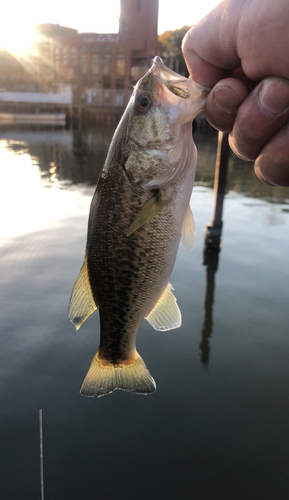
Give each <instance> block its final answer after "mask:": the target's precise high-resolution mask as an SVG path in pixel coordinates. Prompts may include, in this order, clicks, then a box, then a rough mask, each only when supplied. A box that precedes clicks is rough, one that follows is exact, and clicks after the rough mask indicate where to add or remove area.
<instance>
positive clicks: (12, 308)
mask: <svg viewBox="0 0 289 500" xmlns="http://www.w3.org/2000/svg"><path fill="white" fill-rule="evenodd" d="M112 133H113V130H112V129H109V128H104V127H102V128H99V129H90V130H82V131H71V130H49V129H47V130H45V129H39V128H35V129H32V128H30V129H27V128H22V129H13V128H10V129H9V128H8V129H7V128H6V129H0V178H1V182H0V191H1V192H0V208H1V219H0V240H1V248H0V255H1V259H0V266H1V281H0V296H1V306H0V307H1V311H0V314H1V350H0V377H1V379H0V401H1V408H0V433H1V447H0V456H1V464H0V465H1V466H0V471H1V472H0V474H1V479H0V491H1V490H2V491H1V498H3V499H4V498H5V499H9V500H10V499H16V498H17V499H19V498H29V500H34V499H37V498H40V472H39V429H38V411H39V408H42V410H43V432H44V480H45V498H47V499H49V498H53V499H54V500H57V499H59V500H60V499H61V500H63V499H66V498H67V499H68V498H70V499H80V498H81V499H82V498H83V499H85V500H96V499H97V500H111V499H112V498H116V499H117V500H122V499H124V498H126V499H136V500H144V499H147V498H152V499H158V500H165V499H166V500H167V499H169V500H170V499H181V500H187V499H188V500H189V499H190V500H191V499H194V500H195V499H196V500H207V499H213V500H215V499H216V500H219V499H221V500H223V499H224V500H226V499H234V500H244V499H246V500H259V499H260V500H261V499H262V500H263V499H268V500H269V499H270V500H271V499H274V500H283V499H284V500H285V499H286V500H287V499H288V497H289V473H288V470H289V447H288V438H289V423H288V422H289V396H288V385H289V363H288V359H289V332H288V320H289V310H288V303H289V285H288V283H289V279H288V278H289V271H288V264H287V260H288V257H287V256H288V254H289V239H288V226H289V190H288V189H285V188H271V187H267V186H264V185H263V184H262V183H261V182H260V181H259V180H258V179H257V178H256V177H255V175H254V173H253V168H252V165H251V164H249V163H248V164H247V163H244V162H241V161H240V160H238V159H237V158H236V157H234V156H233V155H232V156H231V158H230V164H229V178H228V189H227V195H226V198H225V204H224V228H223V235H222V240H223V247H222V251H221V253H220V255H219V259H218V261H217V260H215V261H212V262H211V263H210V265H209V266H204V265H203V248H202V246H203V231H204V227H205V225H206V224H207V223H208V222H210V220H211V214H212V203H213V191H212V187H213V177H214V165H215V154H216V142H217V137H216V136H214V135H210V136H207V137H205V136H202V135H200V134H198V133H196V134H195V138H196V143H197V145H198V149H199V160H198V170H197V178H196V185H195V188H194V192H193V196H192V207H193V212H194V217H195V222H196V229H197V234H196V245H195V248H194V250H193V252H192V253H191V254H187V252H186V251H185V250H184V249H183V247H182V246H180V249H179V253H178V258H177V262H176V266H175V269H174V271H173V275H172V279H171V282H172V284H173V286H174V288H175V294H176V296H177V299H178V303H179V305H180V308H181V310H182V315H183V325H182V327H181V328H180V329H179V330H173V331H170V332H164V333H161V332H156V331H154V330H153V329H152V328H151V327H150V325H149V324H148V323H147V322H143V324H142V326H141V329H140V332H139V335H138V351H139V352H140V354H141V355H142V357H143V358H144V360H145V362H146V364H147V366H148V368H149V370H150V371H151V373H152V375H153V376H154V378H155V380H156V382H157V392H156V393H155V394H153V395H151V396H146V397H143V396H136V395H132V394H128V393H124V392H121V391H116V392H114V393H113V394H112V395H110V396H107V397H104V398H100V399H86V398H83V397H81V396H80V395H79V392H78V391H79V387H80V385H81V382H82V380H83V377H84V375H85V373H86V371H87V368H88V365H89V364H90V361H91V359H92V357H93V355H94V353H95V351H96V349H97V346H98V340H99V320H98V313H95V314H93V315H92V316H91V317H90V318H89V319H88V320H87V321H86V323H85V324H84V325H83V327H82V328H81V330H80V331H78V332H76V331H75V329H74V327H73V326H72V325H71V324H70V323H69V321H68V318H67V307H68V301H69V297H70V293H71V290H72V286H73V284H74V281H75V278H76V276H77V274H78V271H79V268H80V266H81V264H82V260H83V255H84V248H85V240H86V225H87V218H88V211H89V204H90V200H91V196H92V194H93V191H94V186H95V183H96V180H97V176H98V174H99V171H100V168H101V166H102V164H103V161H104V158H105V155H106V151H107V148H108V146H109V143H110V138H111V135H112Z"/></svg>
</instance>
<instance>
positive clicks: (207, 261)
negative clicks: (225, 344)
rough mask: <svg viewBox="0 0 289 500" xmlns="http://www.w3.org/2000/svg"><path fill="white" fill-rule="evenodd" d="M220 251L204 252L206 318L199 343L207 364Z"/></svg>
mask: <svg viewBox="0 0 289 500" xmlns="http://www.w3.org/2000/svg"><path fill="white" fill-rule="evenodd" d="M218 262H219V252H216V251H212V252H204V262H203V264H204V266H206V297H205V307H204V309H205V318H204V324H203V328H202V339H201V342H200V344H199V348H200V360H201V362H202V363H203V365H204V366H207V365H208V363H209V359H210V350H211V346H210V338H211V335H212V333H213V324H214V323H213V304H214V295H215V273H216V271H217V270H218Z"/></svg>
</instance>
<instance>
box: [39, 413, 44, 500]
mask: <svg viewBox="0 0 289 500" xmlns="http://www.w3.org/2000/svg"><path fill="white" fill-rule="evenodd" d="M39 440H40V485H41V500H44V475H43V428H42V410H39Z"/></svg>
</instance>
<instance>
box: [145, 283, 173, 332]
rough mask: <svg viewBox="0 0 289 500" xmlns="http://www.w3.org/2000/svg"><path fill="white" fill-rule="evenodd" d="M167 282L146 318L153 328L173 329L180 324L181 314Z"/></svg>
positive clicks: (170, 286) (171, 288)
mask: <svg viewBox="0 0 289 500" xmlns="http://www.w3.org/2000/svg"><path fill="white" fill-rule="evenodd" d="M172 290H173V287H172V285H171V284H170V283H169V284H168V286H167V288H166V289H165V291H164V292H163V294H162V296H161V297H160V298H159V300H158V302H157V303H156V305H155V307H154V308H153V310H152V311H151V312H150V314H149V315H148V316H147V317H146V320H147V321H148V322H149V323H150V325H152V327H153V328H154V329H155V330H161V331H166V330H173V329H174V328H179V327H180V326H181V324H182V315H181V311H180V309H179V306H178V304H177V299H176V297H175V296H174V294H173V292H172Z"/></svg>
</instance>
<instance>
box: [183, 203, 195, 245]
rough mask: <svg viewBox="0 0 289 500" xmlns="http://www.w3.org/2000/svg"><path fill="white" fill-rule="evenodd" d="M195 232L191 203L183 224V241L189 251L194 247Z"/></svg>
mask: <svg viewBox="0 0 289 500" xmlns="http://www.w3.org/2000/svg"><path fill="white" fill-rule="evenodd" d="M195 232H196V229H195V222H194V216H193V213H192V210H191V207H190V204H188V206H187V209H186V211H185V216H184V220H183V226H182V242H183V245H184V247H185V249H186V250H187V251H188V252H190V251H191V250H193V248H194V243H195Z"/></svg>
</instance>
